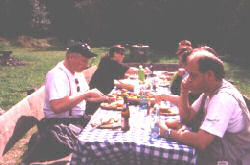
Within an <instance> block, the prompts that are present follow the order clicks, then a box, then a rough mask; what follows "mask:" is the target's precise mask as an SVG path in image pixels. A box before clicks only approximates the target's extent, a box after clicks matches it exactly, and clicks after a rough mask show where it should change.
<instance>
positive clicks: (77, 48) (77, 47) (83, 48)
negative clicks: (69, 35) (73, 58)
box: [67, 43, 97, 58]
mask: <svg viewBox="0 0 250 165" xmlns="http://www.w3.org/2000/svg"><path fill="white" fill-rule="evenodd" d="M67 50H68V52H69V53H80V54H81V55H82V56H84V57H87V58H91V57H96V56H97V54H95V53H92V52H91V47H90V46H89V45H88V44H87V43H77V44H74V45H72V46H70V47H69V48H67Z"/></svg>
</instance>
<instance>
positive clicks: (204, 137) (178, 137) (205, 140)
mask: <svg viewBox="0 0 250 165" xmlns="http://www.w3.org/2000/svg"><path fill="white" fill-rule="evenodd" d="M168 129H169V128H162V126H161V136H164V132H165V131H168ZM169 138H170V139H173V140H174V141H178V142H181V143H183V144H187V145H191V146H193V147H195V148H199V149H200V150H204V149H206V147H207V146H208V145H209V144H211V142H212V141H213V140H214V138H215V136H214V135H212V134H210V133H208V132H206V131H203V130H199V131H198V132H190V131H176V130H171V131H170V135H169Z"/></svg>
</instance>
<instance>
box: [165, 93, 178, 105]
mask: <svg viewBox="0 0 250 165" xmlns="http://www.w3.org/2000/svg"><path fill="white" fill-rule="evenodd" d="M163 98H165V100H168V101H170V102H171V103H172V104H174V105H177V106H178V105H179V103H180V96H179V95H165V96H164V97H163Z"/></svg>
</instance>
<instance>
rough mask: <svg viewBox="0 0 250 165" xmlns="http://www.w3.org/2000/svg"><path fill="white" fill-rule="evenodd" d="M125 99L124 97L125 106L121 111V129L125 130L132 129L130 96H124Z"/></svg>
mask: <svg viewBox="0 0 250 165" xmlns="http://www.w3.org/2000/svg"><path fill="white" fill-rule="evenodd" d="M123 99H124V103H123V108H122V112H121V129H122V130H123V131H128V130H129V129H130V125H129V118H130V111H129V105H128V98H127V96H124V97H123Z"/></svg>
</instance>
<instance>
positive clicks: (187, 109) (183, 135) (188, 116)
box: [156, 47, 250, 165]
mask: <svg viewBox="0 0 250 165" xmlns="http://www.w3.org/2000/svg"><path fill="white" fill-rule="evenodd" d="M187 61H188V62H187V66H186V70H187V71H188V73H189V76H188V77H187V78H186V79H184V80H183V81H182V87H181V96H179V98H177V97H176V104H178V105H179V110H180V117H181V121H182V122H183V123H185V124H189V125H190V126H191V127H192V131H183V132H177V131H175V130H171V129H169V128H167V127H166V125H165V124H164V123H160V127H161V130H160V135H161V136H163V137H166V138H170V139H172V140H175V141H179V142H182V143H184V144H187V145H191V146H194V147H196V148H198V149H199V151H198V164H199V165H215V164H218V163H219V162H220V163H222V162H224V164H228V165H241V164H244V165H245V164H247V163H249V161H250V160H249V157H250V155H249V153H250V152H249V151H250V114H249V110H248V108H247V106H246V103H245V101H244V99H243V97H242V95H241V94H240V93H239V91H238V90H237V89H236V88H235V87H234V86H233V85H232V84H230V83H229V82H227V81H226V80H224V79H223V78H224V75H225V73H224V66H223V62H222V61H221V60H220V59H219V58H218V57H216V56H215V54H214V53H213V52H212V51H209V50H208V49H206V48H204V47H203V48H196V49H194V50H193V52H192V53H191V55H190V56H189V57H188V60H187ZM189 92H193V93H203V94H202V95H201V96H200V97H199V98H198V99H197V100H196V101H195V102H194V103H193V104H192V105H190V104H189V101H188V93H189ZM161 98H162V97H161V96H159V97H158V96H157V99H156V100H157V101H159V100H160V99H161ZM246 162H247V163H246Z"/></svg>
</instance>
